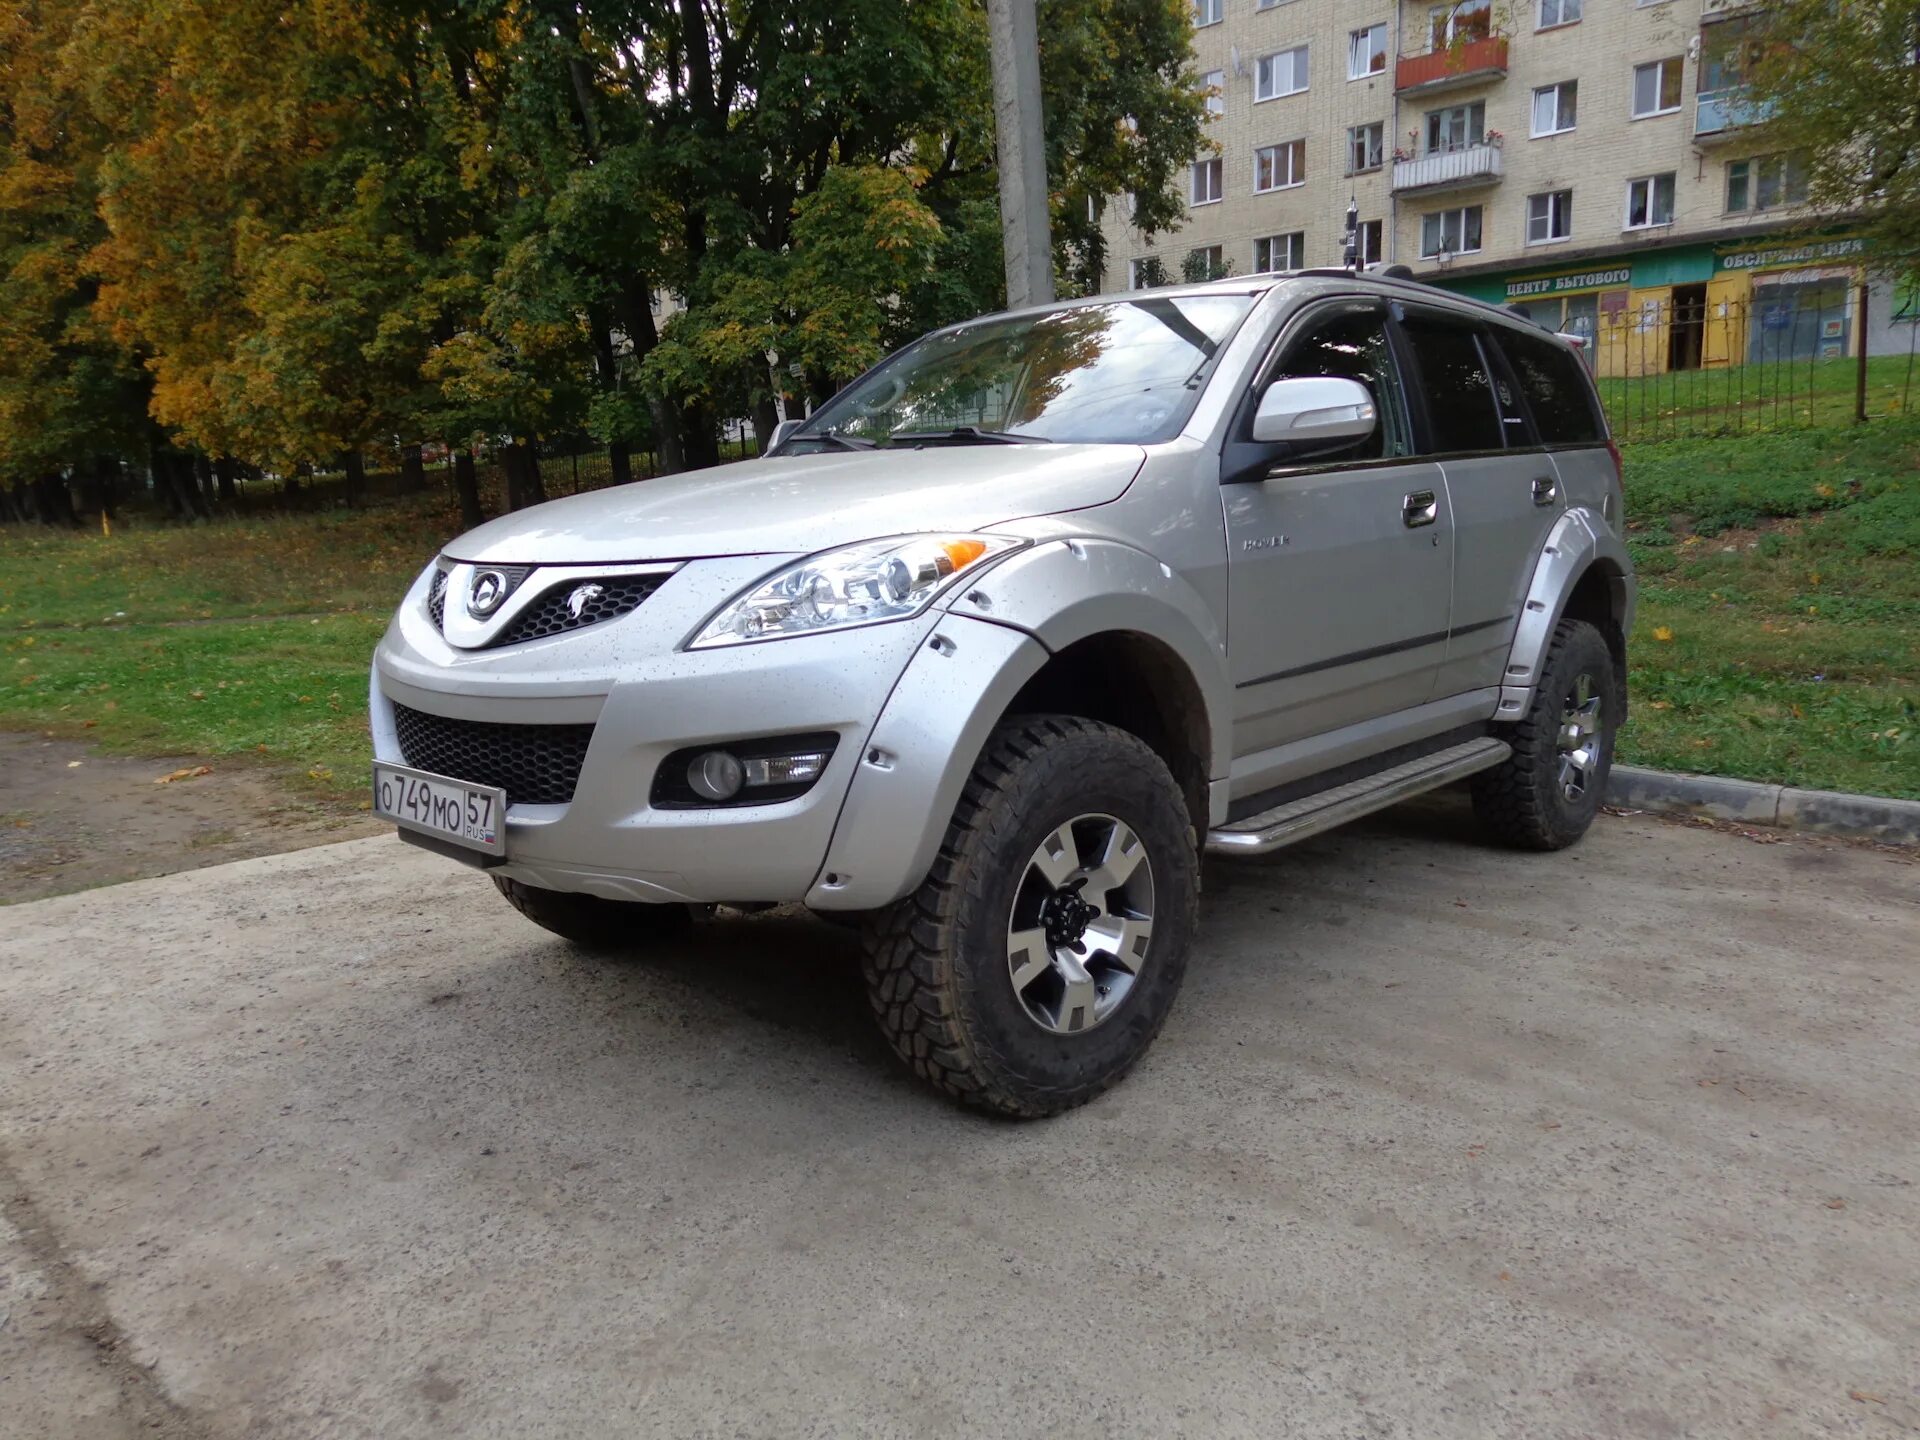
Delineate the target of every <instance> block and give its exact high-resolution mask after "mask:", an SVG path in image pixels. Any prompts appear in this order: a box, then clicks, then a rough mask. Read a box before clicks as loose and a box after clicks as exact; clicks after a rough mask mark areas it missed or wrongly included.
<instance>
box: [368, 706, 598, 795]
mask: <svg viewBox="0 0 1920 1440" xmlns="http://www.w3.org/2000/svg"><path fill="white" fill-rule="evenodd" d="M393 723H394V728H395V729H396V730H397V731H398V732H399V736H400V758H401V759H403V760H405V761H406V762H407V764H409V765H411V766H413V767H414V768H415V769H416V770H427V771H431V772H432V773H433V774H435V775H445V776H447V777H448V778H449V779H453V780H466V781H469V782H471V783H472V784H475V785H497V786H499V787H500V788H501V789H502V790H504V791H506V792H507V803H508V804H509V805H565V804H568V803H569V802H570V801H572V799H573V790H574V786H575V785H577V784H578V783H579V781H580V765H581V762H582V761H584V760H585V759H586V758H587V742H588V741H590V740H592V739H593V726H591V725H502V724H498V723H495V722H492V721H486V720H452V719H449V718H447V717H446V716H444V715H429V714H427V713H426V712H425V711H424V710H411V709H409V708H408V707H406V706H405V705H398V704H396V705H395V706H394V707H393Z"/></svg>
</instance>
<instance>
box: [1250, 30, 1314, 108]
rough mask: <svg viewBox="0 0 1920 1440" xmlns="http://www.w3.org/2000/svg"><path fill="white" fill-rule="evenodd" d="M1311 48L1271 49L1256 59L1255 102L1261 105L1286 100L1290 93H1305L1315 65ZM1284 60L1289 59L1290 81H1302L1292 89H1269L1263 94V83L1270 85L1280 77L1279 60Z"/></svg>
mask: <svg viewBox="0 0 1920 1440" xmlns="http://www.w3.org/2000/svg"><path fill="white" fill-rule="evenodd" d="M1311 49H1312V46H1311V45H1306V44H1302V45H1294V46H1290V47H1289V48H1288V49H1285V50H1274V51H1270V52H1269V53H1268V54H1265V55H1262V56H1261V57H1260V58H1259V59H1258V60H1256V61H1254V62H1253V103H1254V104H1256V105H1260V104H1264V103H1265V102H1266V101H1268V100H1284V99H1285V98H1286V97H1287V96H1289V95H1304V94H1305V93H1306V91H1307V86H1308V84H1309V83H1310V81H1311V72H1312V65H1313V57H1312V55H1311V54H1310V51H1311ZM1282 60H1285V61H1287V79H1288V82H1289V83H1290V84H1291V83H1292V82H1293V81H1294V80H1298V81H1299V82H1300V83H1299V84H1297V85H1294V86H1293V88H1292V89H1291V90H1280V89H1268V90H1267V92H1266V93H1265V94H1262V93H1261V87H1262V86H1263V85H1270V84H1272V83H1273V82H1275V81H1277V79H1278V78H1279V74H1280V64H1279V62H1280V61H1282Z"/></svg>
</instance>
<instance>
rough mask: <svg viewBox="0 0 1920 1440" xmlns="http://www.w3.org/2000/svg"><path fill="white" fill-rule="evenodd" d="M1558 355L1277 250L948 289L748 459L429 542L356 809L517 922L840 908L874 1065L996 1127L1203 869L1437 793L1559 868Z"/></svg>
mask: <svg viewBox="0 0 1920 1440" xmlns="http://www.w3.org/2000/svg"><path fill="white" fill-rule="evenodd" d="M1620 533H1621V491H1620V468H1619V455H1618V452H1617V451H1616V450H1614V448H1613V446H1612V444H1611V442H1610V441H1609V439H1608V436H1607V430H1606V425H1605V421H1604V419H1603V417H1602V414H1601V410H1600V406H1599V403H1598V400H1597V398H1596V396H1595V394H1594V389H1593V385H1592V383H1591V382H1590V380H1589V379H1588V377H1587V374H1586V371H1585V369H1584V367H1583V366H1582V365H1581V363H1580V361H1579V360H1578V358H1577V357H1576V356H1575V354H1574V352H1573V351H1572V350H1570V349H1569V348H1568V347H1567V346H1566V345H1565V344H1564V343H1563V342H1562V341H1560V340H1558V339H1556V338H1554V337H1553V336H1552V335H1550V334H1548V333H1547V332H1545V331H1543V330H1541V329H1539V328H1537V327H1535V326H1533V325H1531V324H1529V323H1527V322H1526V321H1523V320H1519V319H1516V318H1514V317H1512V316H1510V315H1508V314H1505V313H1502V312H1500V311H1498V310H1495V309H1492V308H1490V307H1487V306H1484V305H1479V304H1475V303H1472V302H1468V301H1464V300H1460V299H1457V298H1454V297H1452V296H1448V295H1445V294H1442V293H1440V292H1438V291H1435V290H1432V289H1428V288H1426V287H1423V286H1420V285H1417V284H1413V283H1401V282H1396V281H1389V280H1382V279H1375V278H1372V277H1356V276H1352V275H1348V274H1345V273H1341V272H1324V273H1317V272H1307V273H1301V274H1295V275H1288V276H1273V277H1261V278H1259V279H1256V280H1247V281H1228V282H1223V283H1218V284H1212V285H1205V286H1195V287H1190V288H1183V289H1165V290H1155V291H1151V292H1140V293H1134V294H1128V295H1123V296H1108V297H1101V298H1097V299H1092V300H1086V301H1076V302H1072V303H1067V304H1061V305H1055V306H1050V307H1047V308H1041V309H1030V310H1023V311H1018V312H1014V313H1011V314H1005V315H995V316H989V317H987V318H984V319H980V320H974V321H969V322H968V323H966V324H964V325H957V326H954V327H952V328H951V329H947V330H942V331H939V332H938V333H936V334H933V335H929V336H927V337H926V338H925V339H922V340H920V341H918V342H916V343H915V344H913V345H910V346H908V347H907V348H906V349H904V350H902V351H900V352H899V353H898V354H896V355H894V356H892V357H891V358H889V359H887V360H886V361H884V362H883V363H881V364H880V365H879V366H877V367H876V368H875V369H873V370H872V371H871V372H869V373H868V374H867V375H865V376H864V377H862V378H861V379H860V380H858V381H856V382H855V383H854V384H852V385H850V386H848V387H847V388H846V389H845V390H843V391H842V392H841V393H840V394H839V395H838V396H836V397H835V398H834V399H833V400H832V401H831V402H829V403H828V404H827V405H825V406H824V407H822V408H821V409H819V410H818V411H816V412H815V413H814V415H813V416H812V417H811V418H810V419H808V420H806V421H805V422H804V423H800V424H798V425H797V426H786V427H783V434H782V435H781V438H780V440H779V443H778V444H776V445H775V446H774V447H773V449H772V451H771V452H770V454H769V455H768V456H767V457H765V458H763V459H759V460H751V461H747V462H744V463H742V464H738V465H730V466H725V467H722V468H720V469H717V470H707V471H702V472H699V473H695V474H684V475H676V476H673V477H670V478H666V479H658V480H649V481H646V482H643V483H640V484H636V485H629V486H624V487H622V488H619V489H616V490H607V491H601V492H598V493H594V494H585V495H577V496H573V497H571V498H568V499H564V500H557V501H554V502H553V503H551V504H547V505H542V506H540V507H538V508H536V509H531V510H525V511H521V512H519V513H516V514H512V515H507V516H503V517H502V518H500V519H498V520H495V521H492V522H491V523H489V524H486V525H483V526H481V527H480V528H479V529H477V530H474V531H473V532H471V533H470V534H468V535H465V536H463V537H461V538H460V539H458V540H456V541H454V542H453V543H452V544H450V545H448V546H447V548H446V550H445V552H444V553H443V554H441V555H440V556H439V557H438V558H436V559H435V560H434V562H433V563H432V564H431V565H429V566H427V568H426V569H425V571H423V572H422V573H421V575H420V577H419V579H418V580H417V581H416V582H415V583H414V585H413V587H412V589H411V590H410V591H409V593H408V594H407V597H406V599H405V601H404V602H403V603H402V604H401V606H400V610H399V613H398V614H397V615H396V616H395V617H394V620H393V624H392V626H391V628H390V629H389V630H388V631H387V634H386V637H385V639H384V640H382V641H381V643H380V647H379V650H378V652H377V654H376V656H375V658H374V665H373V683H372V728H373V742H374V752H375V756H376V762H375V766H374V799H375V807H376V809H377V810H378V812H379V813H380V814H381V815H383V816H386V817H387V818H389V819H391V820H393V821H395V822H397V823H398V824H399V826H400V827H401V835H402V837H403V838H405V839H408V840H410V841H413V842H414V843H416V844H420V845H424V846H427V847H428V848H430V849H435V850H438V851H440V852H442V853H444V854H445V855H447V856H448V857H450V858H453V859H458V860H464V861H467V862H468V863H471V864H476V865H481V866H485V867H487V868H488V869H489V870H490V871H491V873H492V876H493V879H494V882H495V883H496V884H497V885H498V886H499V888H500V890H501V892H502V893H503V894H504V895H505V896H506V898H507V899H508V900H509V901H511V902H512V903H513V904H514V905H515V906H516V907H517V908H518V909H519V910H520V911H521V912H522V913H523V914H524V915H526V916H527V917H528V918H529V919H531V920H533V921H534V922H535V923H536V924H539V925H543V926H545V927H546V928H548V929H549V930H552V931H555V932H557V933H558V934H560V935H563V936H566V937H567V938H569V939H571V940H573V941H575V942H578V943H580V944H583V945H590V946H599V947H613V948H620V949H637V948H643V947H645V946H648V945H650V944H657V943H659V942H661V941H662V940H663V939H665V938H667V937H670V936H673V935H676V934H679V933H680V932H682V931H683V930H684V929H685V928H686V927H687V925H688V922H689V917H690V916H691V914H693V913H694V912H696V911H700V910H704V909H706V908H708V907H712V906H715V905H733V906H740V907H745V908H752V907H756V906H762V905H768V904H779V903H799V904H802V905H805V906H807V907H809V908H810V909H813V910H815V911H820V912H824V913H826V914H827V915H829V916H840V917H844V918H848V919H856V920H857V922H858V924H859V928H860V933H861V935H862V937H863V949H864V954H865V963H866V974H867V980H868V986H869V992H870V994H871V997H872V1002H873V1008H874V1012H875V1014H876V1015H877V1016H878V1018H879V1021H880V1025H881V1027H882V1029H883V1030H884V1031H885V1032H886V1034H887V1037H888V1039H889V1040H890V1041H891V1042H892V1044H893V1045H894V1047H895V1048H896V1049H897V1050H898V1051H899V1053H900V1056H901V1058H902V1059H903V1060H905V1061H906V1063H907V1064H908V1065H909V1066H910V1067H912V1069H913V1070H914V1071H915V1072H916V1073H917V1074H919V1075H920V1076H922V1077H923V1078H924V1079H926V1080H928V1081H930V1082H932V1083H933V1084H934V1085H936V1086H938V1087H939V1088H941V1089H942V1090H944V1091H946V1092H948V1093H949V1094H951V1095H953V1096H956V1097H958V1098H960V1099H962V1100H965V1101H968V1102H970V1103H972V1104H975V1105H978V1106H981V1107H983V1108H986V1109H990V1110H994V1111H999V1112H1002V1113H1005V1114H1011V1115H1022V1116H1036V1115H1045V1114H1050V1113H1053V1112H1055V1111H1059V1110H1062V1109H1065V1108H1066V1107H1068V1106H1072V1105H1076V1104H1079V1103H1080V1102H1082V1101H1085V1100H1087V1099H1089V1098H1090V1097H1092V1096H1093V1095H1095V1094H1098V1093H1099V1092H1100V1091H1101V1090H1102V1089H1104V1088H1105V1087H1107V1086H1109V1085H1111V1084H1112V1083H1113V1082H1114V1081H1115V1080H1117V1079H1118V1078H1119V1077H1120V1076H1121V1075H1123V1074H1124V1073H1125V1072H1126V1071H1127V1069H1128V1068H1129V1067H1130V1066H1131V1065H1132V1064H1133V1063H1134V1062H1135V1061H1136V1060H1138V1059H1139V1058H1140V1055H1141V1054H1142V1052H1144V1051H1145V1050H1146V1048H1147V1046H1148V1045H1149V1043H1150V1042H1151V1041H1152V1039H1153V1037H1154V1035H1155V1034H1156V1033H1157V1032H1158V1031H1159V1029H1160V1026H1161V1024H1162V1022H1163V1021H1165V1019H1166V1017H1167V1013H1168V1010H1169V1008H1170V1007H1171V1006H1172V1004H1173V999H1174V994H1175V992H1176V991H1177V990H1178V989H1179V986H1180V981H1181V977H1182V975H1183V974H1184V972H1185V970H1186V965H1187V955H1188V951H1189V948H1190V947H1191V944H1192V941H1193V934H1194V925H1195V919H1196V913H1195V912H1196V901H1197V898H1198V892H1199V874H1200V852H1201V851H1202V850H1209V851H1213V852H1215V853H1217V854H1221V855H1228V856H1231V855H1258V854H1262V853H1264V852H1267V851H1270V850H1273V849H1276V848H1278V847H1279V846H1282V845H1287V844H1290V843H1292V842H1293V841H1295V840H1299V839H1301V838H1303V837H1305V836H1308V835H1313V834H1315V833H1317V832H1320V831H1322V830H1325V829H1327V828H1329V827H1331V826H1334V825H1338V824H1340V823H1342V822H1344V821H1347V820H1351V819H1353V818H1355V817H1356V816H1360V815H1364V814H1366V813H1368V812H1369V811H1373V810H1377V809H1379V808H1381V807H1382V806H1385V805H1389V804H1391V803H1393V802H1395V801H1397V800H1401V799H1403V798H1405V797H1407V796H1410V795H1414V794H1417V793H1419V792H1421V791H1425V790H1430V789H1433V788H1435V787H1437V786H1441V785H1445V784H1448V783H1450V782H1453V781H1457V780H1463V779H1467V778H1468V777H1471V784H1472V791H1473V800H1474V805H1475V808H1476V810H1477V811H1478V814H1479V817H1480V819H1481V821H1482V822H1483V824H1484V826H1485V827H1486V829H1487V830H1489V831H1490V832H1491V833H1492V834H1493V835H1494V836H1496V837H1497V838H1499V839H1500V840H1502V841H1505V842H1507V843H1509V844H1512V845H1517V846H1521V847H1524V848H1528V849H1534V850H1555V849H1558V848H1560V847H1562V846H1565V845H1569V844H1571V843H1572V842H1573V841H1575V840H1577V839H1579V838H1580V836H1581V835H1582V833H1584V832H1585V830H1586V828H1587V826H1588V825H1589V824H1590V823H1591V822H1592V820H1593V817H1594V813H1595V811H1596V810H1597V809H1598V808H1599V805H1600V801H1601V795H1602V792H1603V789H1604V787H1605V783H1606V778H1607V770H1608V766H1609V763H1610V761H1611V757H1612V752H1613V741H1614V734H1615V732H1616V731H1617V729H1618V727H1619V725H1620V723H1621V721H1622V720H1623V718H1624V717H1625V715H1626V684H1625V674H1626V636H1627V633H1628V630H1629V628H1630V625H1631V620H1632V609H1633V598H1634V596H1633V578H1632V569H1631V566H1630V563H1629V561H1628V558H1627V551H1626V547H1625V546H1624V545H1623V544H1622V542H1621V538H1620Z"/></svg>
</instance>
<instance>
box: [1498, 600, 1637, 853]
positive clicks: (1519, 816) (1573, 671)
mask: <svg viewBox="0 0 1920 1440" xmlns="http://www.w3.org/2000/svg"><path fill="white" fill-rule="evenodd" d="M1582 675H1585V676H1587V677H1588V678H1589V681H1590V683H1591V687H1592V692H1593V693H1596V694H1598V696H1599V697H1600V712H1599V713H1600V735H1599V757H1600V758H1599V762H1598V764H1597V765H1596V766H1595V767H1593V772H1592V773H1591V774H1590V775H1589V776H1588V778H1587V781H1586V784H1585V786H1584V790H1583V793H1582V794H1581V795H1580V797H1579V798H1578V799H1577V800H1569V799H1568V798H1567V796H1566V794H1565V792H1564V790H1563V789H1562V787H1561V783H1560V764H1561V752H1560V747H1559V736H1560V731H1561V726H1562V724H1563V722H1564V717H1565V715H1566V712H1567V706H1568V703H1569V701H1570V700H1571V699H1572V697H1573V692H1574V687H1575V685H1576V683H1577V681H1578V680H1579V678H1580V677H1581V676H1582ZM1625 715H1626V692H1625V688H1624V686H1623V684H1622V681H1621V678H1620V673H1619V670H1618V667H1617V666H1616V664H1615V661H1614V656H1613V652H1612V650H1610V649H1609V648H1608V646H1607V642H1606V639H1605V637H1603V636H1602V635H1601V633H1600V632H1599V630H1597V629H1596V628H1595V627H1594V626H1593V625H1592V624H1590V623H1589V622H1587V621H1585V620H1562V621H1561V622H1560V624H1559V625H1558V626H1557V627H1555V629H1554V632H1553V640H1552V643H1551V644H1549V645H1548V647H1547V658H1546V663H1545V664H1544V665H1542V666H1541V670H1540V683H1539V685H1538V686H1536V687H1535V689H1534V692H1533V704H1532V705H1531V706H1530V707H1529V709H1528V710H1527V714H1526V717H1525V718H1524V719H1522V720H1520V721H1517V722H1516V723H1514V724H1513V725H1511V726H1503V727H1501V729H1500V732H1499V733H1500V736H1501V738H1502V739H1504V740H1506V741H1507V742H1508V743H1509V744H1511V745H1512V746H1513V754H1512V755H1510V756H1508V757H1507V759H1506V760H1504V761H1502V762H1501V763H1500V764H1498V765H1496V766H1494V767H1493V768H1492V769H1491V770H1482V771H1481V772H1480V773H1479V774H1478V775H1476V776H1474V777H1473V809H1474V813H1475V814H1476V815H1478V816H1479V817H1480V822H1481V824H1483V825H1485V826H1486V828H1487V829H1488V830H1489V831H1491V832H1492V834H1493V836H1494V838H1495V839H1497V840H1499V841H1500V842H1501V843H1503V844H1506V845H1511V846H1514V847H1515V848H1517V849H1522V850H1563V849H1565V848H1566V847H1567V846H1569V845H1571V844H1573V843H1574V841H1576V840H1578V839H1579V838H1580V837H1581V836H1582V835H1585V834H1586V833H1587V827H1588V826H1590V825H1592V824H1593V817H1594V816H1595V815H1597V814H1599V813H1600V806H1601V804H1602V802H1603V801H1604V800H1605V798H1606V789H1607V776H1608V774H1609V773H1610V772H1611V771H1612V769H1613V743H1614V737H1615V735H1616V734H1617V733H1618V731H1619V729H1620V722H1621V721H1622V720H1623V719H1624V718H1625Z"/></svg>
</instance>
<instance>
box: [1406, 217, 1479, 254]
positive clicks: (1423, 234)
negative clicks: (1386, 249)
mask: <svg viewBox="0 0 1920 1440" xmlns="http://www.w3.org/2000/svg"><path fill="white" fill-rule="evenodd" d="M1474 210H1477V211H1479V212H1480V243H1479V244H1478V245H1475V246H1473V247H1472V248H1471V249H1468V248H1467V245H1466V239H1467V214H1468V212H1469V211H1474ZM1450 215H1451V216H1455V217H1457V221H1456V228H1457V229H1458V231H1459V235H1460V241H1461V244H1460V248H1458V249H1453V248H1450V247H1448V245H1447V243H1446V230H1447V217H1448V216H1450ZM1429 220H1435V221H1438V222H1439V227H1440V244H1439V245H1437V246H1435V247H1434V248H1433V249H1431V250H1429V249H1428V248H1427V222H1428V221H1429ZM1486 243H1487V212H1486V207H1484V206H1481V205H1455V206H1452V207H1450V208H1449V209H1446V210H1430V211H1428V212H1427V213H1426V214H1425V215H1422V216H1421V217H1420V258H1421V259H1422V260H1431V259H1433V258H1434V256H1436V255H1438V254H1439V253H1440V252H1441V251H1442V250H1445V251H1446V253H1447V254H1449V255H1478V254H1479V253H1480V251H1481V249H1482V248H1483V247H1484V246H1485V245H1486Z"/></svg>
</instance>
